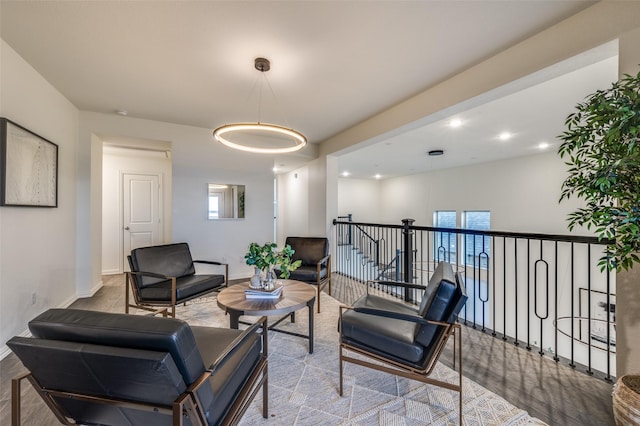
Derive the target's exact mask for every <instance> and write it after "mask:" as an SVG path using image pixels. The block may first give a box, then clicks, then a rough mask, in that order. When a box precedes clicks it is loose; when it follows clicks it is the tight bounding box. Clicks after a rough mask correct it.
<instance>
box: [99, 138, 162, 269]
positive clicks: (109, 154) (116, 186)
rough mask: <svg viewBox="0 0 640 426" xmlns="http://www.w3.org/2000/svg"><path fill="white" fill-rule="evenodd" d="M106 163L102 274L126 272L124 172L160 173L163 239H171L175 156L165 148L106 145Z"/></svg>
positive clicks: (103, 191)
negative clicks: (122, 177)
mask: <svg viewBox="0 0 640 426" xmlns="http://www.w3.org/2000/svg"><path fill="white" fill-rule="evenodd" d="M102 164H103V168H102V275H108V274H118V273H122V272H123V271H124V266H125V265H124V257H125V254H124V253H123V250H122V249H123V231H122V227H123V224H122V222H121V219H122V204H121V203H122V188H123V186H122V181H121V173H122V172H129V173H134V172H138V173H147V174H158V175H160V179H161V181H162V192H163V193H162V194H161V200H162V205H161V206H160V208H161V209H162V213H161V218H162V222H161V223H162V235H161V242H166V241H170V240H171V219H172V218H171V184H172V180H171V159H170V158H167V156H166V155H165V153H164V152H151V151H143V150H135V149H114V148H108V147H105V150H104V154H103V162H102ZM127 254H128V253H127Z"/></svg>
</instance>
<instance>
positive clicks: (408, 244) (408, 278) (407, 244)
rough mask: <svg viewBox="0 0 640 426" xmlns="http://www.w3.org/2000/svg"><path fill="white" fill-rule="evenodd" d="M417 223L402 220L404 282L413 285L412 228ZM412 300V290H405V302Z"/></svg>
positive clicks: (410, 220) (411, 220)
mask: <svg viewBox="0 0 640 426" xmlns="http://www.w3.org/2000/svg"><path fill="white" fill-rule="evenodd" d="M413 222H415V219H402V225H403V226H404V228H403V230H402V240H403V250H404V258H403V260H404V262H403V265H402V276H403V277H404V278H403V281H404V282H407V283H413V237H412V236H413V230H411V228H410V227H411V226H412V225H413ZM410 299H411V290H410V289H409V288H405V289H404V300H405V301H409V300H410Z"/></svg>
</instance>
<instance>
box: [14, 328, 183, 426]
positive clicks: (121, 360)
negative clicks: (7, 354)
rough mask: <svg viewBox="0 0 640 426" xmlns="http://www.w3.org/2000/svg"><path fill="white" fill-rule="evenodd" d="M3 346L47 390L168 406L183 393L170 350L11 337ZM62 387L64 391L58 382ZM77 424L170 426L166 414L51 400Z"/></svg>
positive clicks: (181, 383)
mask: <svg viewBox="0 0 640 426" xmlns="http://www.w3.org/2000/svg"><path fill="white" fill-rule="evenodd" d="M7 346H9V348H11V350H12V351H13V352H14V353H15V354H16V355H17V356H18V358H19V359H20V361H21V362H22V363H23V364H24V366H25V367H26V368H27V369H28V370H29V371H30V372H31V374H32V375H33V376H34V377H35V378H36V380H38V382H39V383H40V385H41V386H42V387H44V388H47V389H53V390H64V391H67V392H77V393H81V394H86V395H94V396H104V397H110V398H116V399H128V400H134V401H139V402H148V403H155V404H163V405H165V406H169V407H170V406H171V404H172V403H173V402H174V401H175V400H176V399H177V398H178V396H179V395H180V394H181V393H183V392H185V391H186V389H187V386H186V385H185V383H184V380H183V378H182V375H181V374H180V372H179V371H178V367H177V366H176V364H175V363H174V361H173V358H172V356H171V355H170V354H169V353H168V352H160V351H148V350H140V349H130V348H118V347H112V346H102V345H93V344H87V343H78V342H68V341H62V340H48V339H39V338H24V337H14V338H12V339H11V340H9V341H8V342H7ZM61 385H63V386H64V389H61V388H60V386H61ZM55 399H56V401H57V402H58V403H59V404H60V406H62V408H63V409H64V410H65V411H66V412H67V413H69V415H70V416H71V417H73V418H74V419H75V420H76V421H78V422H79V423H80V424H87V425H98V424H111V425H116V424H117V425H138V424H170V422H171V415H170V414H160V413H157V412H153V411H149V410H144V411H143V410H139V409H135V408H122V407H116V406H112V405H104V404H95V403H87V402H84V401H83V402H79V401H76V400H73V399H68V398H55Z"/></svg>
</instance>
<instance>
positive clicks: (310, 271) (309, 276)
mask: <svg viewBox="0 0 640 426" xmlns="http://www.w3.org/2000/svg"><path fill="white" fill-rule="evenodd" d="M276 273H277V274H278V276H280V272H279V271H277V272H276ZM326 277H327V268H326V267H324V268H321V269H320V279H318V268H317V267H316V265H315V264H314V265H313V266H300V267H298V268H297V269H296V270H295V271H291V272H290V274H289V279H291V280H298V281H305V282H308V283H310V284H315V283H317V282H318V281H322V280H323V279H325V278H326Z"/></svg>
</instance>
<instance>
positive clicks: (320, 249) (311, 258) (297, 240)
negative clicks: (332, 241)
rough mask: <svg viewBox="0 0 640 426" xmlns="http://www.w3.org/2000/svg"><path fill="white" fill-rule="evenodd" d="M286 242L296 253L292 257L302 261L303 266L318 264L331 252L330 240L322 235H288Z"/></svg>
mask: <svg viewBox="0 0 640 426" xmlns="http://www.w3.org/2000/svg"><path fill="white" fill-rule="evenodd" d="M285 244H288V245H290V246H291V248H292V249H293V250H295V253H293V256H292V257H291V259H292V260H293V261H296V260H300V261H302V266H314V267H315V266H316V265H317V264H318V262H319V261H320V259H322V258H324V257H325V256H327V255H328V254H329V240H328V239H327V238H322V237H287V239H286V241H285Z"/></svg>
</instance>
